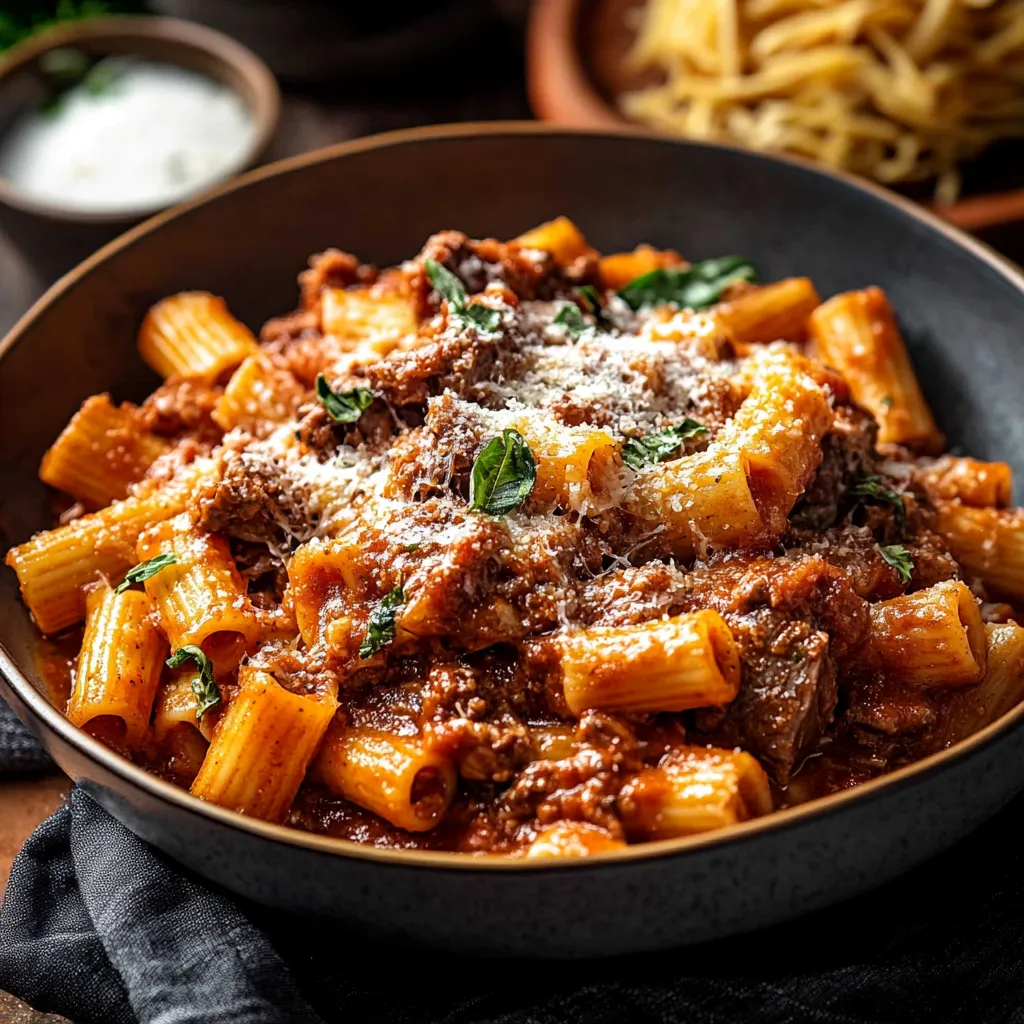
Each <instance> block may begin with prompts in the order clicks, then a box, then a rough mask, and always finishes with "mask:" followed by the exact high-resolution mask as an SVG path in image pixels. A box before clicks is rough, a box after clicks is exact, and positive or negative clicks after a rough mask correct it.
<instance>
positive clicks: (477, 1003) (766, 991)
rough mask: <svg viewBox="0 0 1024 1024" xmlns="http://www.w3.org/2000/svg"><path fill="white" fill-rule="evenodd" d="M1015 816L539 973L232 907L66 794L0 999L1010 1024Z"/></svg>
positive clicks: (191, 1021) (328, 1016)
mask: <svg viewBox="0 0 1024 1024" xmlns="http://www.w3.org/2000/svg"><path fill="white" fill-rule="evenodd" d="M1022 811H1024V798H1021V799H1018V800H1017V801H1016V802H1015V803H1014V804H1012V805H1011V806H1010V807H1009V808H1008V809H1007V810H1006V811H1005V812H1003V814H1001V815H1000V816H999V817H998V818H997V819H996V820H994V821H993V822H991V823H990V824H988V825H986V826H984V827H983V828H982V829H980V830H979V831H978V832H977V833H975V834H974V835H973V836H971V837H970V838H969V839H967V840H966V841H965V842H963V843H961V844H960V845H959V846H958V847H957V848H956V849H954V850H952V851H950V852H949V853H946V854H944V855H942V856H940V857H938V858H936V859H935V860H934V861H932V862H931V863H930V864H928V865H926V866H925V867H923V868H920V869H918V870H917V871H915V872H913V873H912V874H910V875H908V876H905V877H904V878H903V879H901V880H899V881H897V882H895V883H893V884H891V885H889V886H887V887H885V888H884V889H882V890H880V891H878V892H877V893H874V894H872V895H871V896H868V897H864V898H862V899H859V900H856V901H852V902H849V903H846V904H843V905H841V906H839V907H836V908H833V909H830V910H827V911H823V912H821V913H818V914H815V915H812V916H810V917H806V918H804V919H802V920H800V921H797V922H794V923H792V924H789V925H785V926H781V927H778V928H774V929H771V930H768V931H763V932H759V933H755V934H753V935H750V936H745V937H742V938H739V939H735V940H730V941H724V942H719V943H715V944H712V945H708V946H703V947H699V948H691V949H679V950H673V951H669V952H665V953H658V954H649V955H638V956H634V957H627V958H620V959H616V960H605V961H590V962H579V963H571V962H570V963H552V962H525V961H513V960H482V959H475V958H473V957H469V956H456V955H453V954H445V953H437V952H433V951H428V950H423V949H416V948H411V947H403V946H400V945H399V944H397V943H387V944H385V943H381V942H378V941H370V940H368V939H367V938H366V937H365V936H361V935H356V934H352V933H351V932H346V931H345V930H344V929H342V928H341V927H339V926H338V925H335V924H331V923H329V922H323V921H318V920H315V919H302V920H298V919H294V918H289V917H285V916H282V915H279V914H271V913H268V912H267V911H265V910H260V909H259V908H256V907H252V906H248V905H242V904H240V903H239V902H238V901H237V900H236V899H235V898H233V897H231V896H229V895H228V894H226V893H224V892H223V891H221V890H218V889H215V888H213V887H211V886H210V885H208V884H207V883H205V882H203V881H202V880H200V879H198V878H196V877H194V876H192V875H190V874H188V873H187V872H184V871H182V870H181V869H180V868H179V867H177V866H176V865H174V864H172V863H171V862H169V861H167V860H166V859H165V858H164V857H163V856H162V855H160V854H159V853H157V852H156V851H154V850H153V849H151V848H150V847H149V846H147V845H146V844H145V843H143V842H141V841H140V840H139V839H137V838H136V837H135V836H134V835H132V834H131V833H130V832H128V831H127V830H126V829H125V828H124V827H123V826H121V825H120V824H119V823H118V822H116V821H115V820H114V819H113V818H112V817H110V815H109V814H107V813H106V812H105V811H104V810H103V809H102V808H100V807H99V806H98V805H97V804H96V803H94V802H93V801H92V800H91V799H90V798H89V797H88V796H86V795H85V794H84V793H82V792H81V791H78V790H75V791H73V792H72V794H71V796H70V798H69V800H68V802H67V804H65V806H64V807H62V808H61V809H60V810H59V811H57V813H56V814H54V815H53V816H52V817H51V818H50V819H48V820H47V821H46V822H44V823H43V824H42V825H41V826H40V827H39V828H38V829H37V830H36V832H35V833H34V834H33V835H32V837H31V838H30V839H29V840H28V842H27V843H26V845H25V847H24V849H23V850H22V852H21V854H20V855H19V856H18V859H17V860H16V862H15V865H14V870H13V872H12V874H11V879H10V883H9V885H8V887H7V893H6V896H5V898H4V902H3V905H2V907H0V988H3V989H6V990H8V991H10V992H12V993H14V994H15V995H17V996H20V997H21V998H22V999H25V1000H26V1001H27V1002H29V1003H31V1004H32V1005H33V1006H35V1007H37V1008H39V1009H43V1010H50V1011H56V1012H58V1013H62V1014H64V1015H65V1016H68V1017H70V1018H71V1019H72V1020H74V1021H76V1022H78V1024H129V1022H136V1021H138V1022H141V1024H220V1022H225V1024H226V1022H229V1021H230V1022H232V1024H277V1022H281V1024H285V1022H288V1024H291V1022H295V1024H321V1022H322V1024H333V1022H341V1021H345V1022H351V1021H359V1022H366V1024H373V1022H378V1021H381V1022H385V1021H386V1022H392V1021H394V1022H400V1024H420V1022H422V1024H576V1022H579V1024H584V1022H586V1024H613V1022H619V1021H623V1022H630V1024H634V1022H635V1024H668V1022H672V1024H736V1022H752V1024H791V1022H792V1024H804V1022H811V1024H941V1022H961V1021H963V1022H965V1024H966V1022H970V1024H1004V1022H1005V1024H1024V844H1022V843H1021V842H1020V838H1019V835H1020V831H1019V828H1018V822H1019V820H1020V816H1021V813H1022ZM451 912H452V913H453V914H457V913H458V912H459V908H458V907H457V906H453V907H452V911H451Z"/></svg>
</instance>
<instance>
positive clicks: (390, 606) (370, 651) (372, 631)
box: [359, 586, 405, 659]
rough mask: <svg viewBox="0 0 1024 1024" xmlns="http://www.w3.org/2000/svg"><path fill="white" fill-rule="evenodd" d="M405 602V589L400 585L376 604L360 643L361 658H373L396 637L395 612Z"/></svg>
mask: <svg viewBox="0 0 1024 1024" xmlns="http://www.w3.org/2000/svg"><path fill="white" fill-rule="evenodd" d="M403 604H405V591H404V590H403V589H402V587H401V586H398V587H395V589H394V590H392V591H391V593H390V594H388V595H387V596H386V597H384V598H382V599H381V600H380V601H379V602H378V603H377V604H376V605H375V606H374V609H373V611H372V612H370V619H369V622H368V623H367V626H366V636H365V637H363V642H362V643H361V644H360V645H359V657H360V658H361V659H366V658H372V657H373V655H375V654H376V653H377V652H378V651H379V650H380V649H381V648H382V647H386V646H387V645H388V644H389V643H391V642H392V641H393V640H394V639H395V612H397V611H398V609H399V608H400V607H401V606H402V605H403Z"/></svg>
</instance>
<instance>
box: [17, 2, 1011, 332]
mask: <svg viewBox="0 0 1024 1024" xmlns="http://www.w3.org/2000/svg"><path fill="white" fill-rule="evenodd" d="M125 16H128V17H132V18H135V19H139V18H144V17H147V16H159V17H162V18H172V19H183V20H184V21H186V22H189V23H193V26H186V27H185V29H184V30H182V29H180V27H179V29H177V30H175V31H177V33H178V36H177V37H176V39H169V38H164V37H168V35H169V34H170V35H174V32H173V31H171V30H169V29H167V28H166V27H165V28H160V27H159V26H157V27H156V28H147V29H146V30H145V32H141V33H140V34H139V38H136V35H135V34H133V33H132V31H129V32H128V34H127V35H124V34H123V33H122V34H121V35H120V36H118V37H117V38H113V35H116V33H114V34H113V35H112V34H111V33H107V34H104V31H103V29H102V25H103V24H106V25H108V26H114V25H123V24H124V23H123V21H122V20H121V19H122V18H123V17H125ZM194 23H199V24H201V25H203V26H206V27H207V28H209V29H213V30H214V31H215V32H216V33H220V34H221V35H217V36H203V37H201V38H200V37H196V40H191V38H190V37H189V36H188V31H189V30H191V29H193V28H194ZM139 24H141V22H139ZM162 24H164V25H165V26H166V24H167V23H162ZM97 26H99V27H97ZM119 31H120V30H119ZM183 32H184V34H182V33H183ZM143 37H145V38H143ZM150 37H153V38H156V39H157V43H156V44H154V43H152V39H151V38H150ZM54 40H55V41H54ZM225 40H226V41H225ZM232 41H234V44H240V46H241V47H243V48H244V49H239V48H238V46H235V47H234V49H232V48H231V47H232ZM154 47H155V48H154ZM189 47H191V49H189ZM197 54H198V56H197ZM167 67H170V68H171V69H172V71H173V70H174V69H175V68H176V69H178V71H179V72H180V73H179V74H177V76H175V75H174V74H172V73H170V72H168V73H165V72H166V69H167ZM161 69H163V70H161ZM182 69H186V70H184V71H182ZM197 74H198V75H199V76H200V77H199V78H197V77H196V75H197ZM261 74H263V75H266V80H264V79H261V77H260V76H261ZM190 75H191V76H192V77H191V78H190V77H189V76H190ZM275 81H276V83H277V86H278V87H279V90H280V96H279V104H278V97H277V96H276V95H271V92H272V91H273V90H274V84H273V83H274V82H275ZM267 82H269V83H270V84H269V85H267ZM218 90H219V91H218ZM531 117H541V118H543V119H546V120H550V121H554V122H558V123H563V124H573V125H588V126H591V127H596V128H601V127H609V128H613V127H617V126H626V125H629V124H630V123H633V124H634V125H641V126H644V127H647V128H653V129H655V130H658V131H662V132H665V133H667V134H671V135H678V136H684V137H692V138H700V139H716V140H720V141H726V142H729V143H732V144H737V145H744V146H753V147H755V148H759V149H768V150H778V151H782V152H788V153H792V154H795V155H798V156H802V157H805V158H806V157H809V158H811V159H814V160H817V161H819V162H821V163H823V164H825V165H827V166H832V167H835V168H838V169H842V170H845V171H848V172H852V173H854V174H858V175H861V176H863V177H865V178H867V179H872V180H874V181H875V182H877V183H880V184H882V185H883V186H885V187H892V188H895V189H896V190H898V191H900V192H902V193H903V194H904V195H906V196H907V197H909V198H911V199H912V200H913V201H916V202H921V203H924V204H926V205H929V206H932V207H933V208H935V209H936V210H938V211H939V212H940V213H941V214H942V215H943V216H945V217H946V218H947V219H948V220H950V221H951V222H952V223H955V224H958V225H959V226H961V227H964V228H966V229H967V230H970V231H973V232H975V233H977V234H978V235H979V236H980V237H982V238H983V239H984V240H986V241H987V242H989V243H990V244H992V245H994V246H996V247H997V248H1000V249H1001V250H1002V251H1003V252H1005V253H1006V254H1008V255H1010V256H1011V257H1012V258H1015V259H1018V260H1020V259H1024V145H1022V142H1021V136H1022V135H1024V0H729V2H724V3H723V2H722V0H533V2H532V3H531V2H530V0H390V2H388V3H378V4H372V3H370V4H364V3H353V2H334V3H331V2H322V0H300V2H295V0H288V2H285V0H148V2H146V3H141V2H132V0H126V2H105V0H60V2H31V0H20V2H14V3H11V2H8V3H3V4H0V332H3V331H5V330H6V329H7V328H8V327H10V326H11V324H12V323H13V322H14V321H15V320H16V319H17V317H18V316H20V315H21V313H23V312H24V311H25V309H26V308H27V307H28V305H29V304H30V303H31V302H32V301H33V300H34V299H35V298H36V297H37V296H38V295H39V294H40V293H41V292H42V290H44V289H45V287H46V286H47V285H49V284H50V283H51V282H52V281H53V280H54V279H55V278H56V277H57V276H59V274H60V273H62V272H64V271H65V270H67V269H69V268H70V267H71V266H72V265H73V264H74V263H75V262H77V260H78V259H80V258H81V257H82V256H83V255H84V254H85V253H87V252H88V251H91V250H92V249H94V248H95V247H96V246H97V245H99V244H101V243H102V241H104V240H105V239H107V238H110V237H114V235H116V234H117V233H119V232H120V231H122V230H124V229H125V228H126V227H127V226H129V225H130V224H131V223H134V222H137V221H138V220H140V219H142V218H143V217H144V216H148V215H150V214H152V213H154V212H157V211H158V210H159V209H162V208H165V207H166V206H168V205H171V204H172V203H173V202H176V201H178V200H180V199H181V198H183V197H184V196H185V195H188V194H191V193H194V192H199V191H202V190H203V189H205V188H207V187H209V186H210V185H213V184H217V183H219V182H221V181H223V180H226V179H228V178H230V177H231V176H233V174H235V173H237V172H238V171H240V170H243V169H244V168H245V167H246V166H251V165H253V164H256V163H263V162H266V161H270V160H275V159H278V158H281V157H285V156H290V155H293V154H298V153H302V152H306V151H308V150H311V149H315V148H317V147H320V146H323V145H327V144H329V143H333V142H338V141H342V140H346V139H352V138H356V137H359V136H363V135H368V134H373V133H376V132H381V131H388V130H392V129H398V128H406V127H412V126H417V125H429V124H437V123H443V122H451V121H486V120H500V119H521V118H531ZM232 146H234V147H235V148H234V149H232V148H231V147H232ZM133 147H134V148H133ZM142 150H145V152H144V153H143V152H141V151H142ZM157 153H158V154H159V159H160V161H161V163H160V165H159V167H157V166H156V165H155V164H154V161H155V160H156V159H157V157H156V155H155V154H157ZM144 156H145V157H147V158H148V159H149V163H146V162H145V161H144V160H143V157H144ZM640 173H642V169H641V172H640ZM147 175H149V176H150V177H151V179H152V180H149V179H147V177H146V176H147ZM140 184H144V185H146V187H147V188H149V191H145V190H143V191H142V192H139V191H138V190H137V188H136V186H140ZM161 188H163V189H164V192H160V189H161ZM104 190H106V191H105V192H104ZM339 244H344V243H343V240H339Z"/></svg>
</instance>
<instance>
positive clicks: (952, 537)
mask: <svg viewBox="0 0 1024 1024" xmlns="http://www.w3.org/2000/svg"><path fill="white" fill-rule="evenodd" d="M937 507H938V512H939V514H938V516H937V518H936V520H935V529H936V531H937V532H938V533H940V534H942V536H943V537H945V538H946V540H947V541H948V543H949V546H950V549H951V550H952V552H953V554H954V556H955V557H956V559H957V561H958V562H959V563H960V564H961V565H962V566H963V567H964V568H965V569H966V570H967V571H968V572H969V573H972V574H973V575H975V576H980V577H981V579H982V580H984V582H985V586H986V587H988V589H989V590H990V591H991V592H992V594H993V595H995V596H997V597H1005V598H1007V599H1008V600H1010V601H1018V602H1019V601H1024V512H1022V511H1021V510H1020V509H1014V510H1013V511H1010V510H1002V509H994V508H967V507H966V506H965V505H961V504H958V503H956V502H950V503H941V502H940V503H939V505H938V506H937Z"/></svg>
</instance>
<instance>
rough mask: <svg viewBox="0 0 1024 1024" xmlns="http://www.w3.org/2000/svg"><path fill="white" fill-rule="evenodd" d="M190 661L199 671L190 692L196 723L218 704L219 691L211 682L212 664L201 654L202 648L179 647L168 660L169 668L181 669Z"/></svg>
mask: <svg viewBox="0 0 1024 1024" xmlns="http://www.w3.org/2000/svg"><path fill="white" fill-rule="evenodd" d="M189 659H191V660H192V661H194V662H195V663H196V668H198V669H199V675H197V676H196V677H195V679H193V680H192V692H193V693H194V694H195V695H196V721H199V720H201V719H202V717H203V715H205V714H206V712H207V711H209V710H210V708H215V707H216V706H217V705H218V704H219V703H220V689H219V688H218V686H217V684H216V683H215V682H214V681H213V662H212V661H210V659H209V658H208V657H207V656H206V655H205V654H203V651H202V648H200V647H196V646H195V645H194V644H186V645H185V646H184V647H179V648H178V649H177V650H176V651H175V652H174V653H173V654H172V655H171V656H170V657H169V658H168V659H167V666H168V667H169V668H181V666H182V665H184V664H185V662H186V661H188V660H189Z"/></svg>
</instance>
